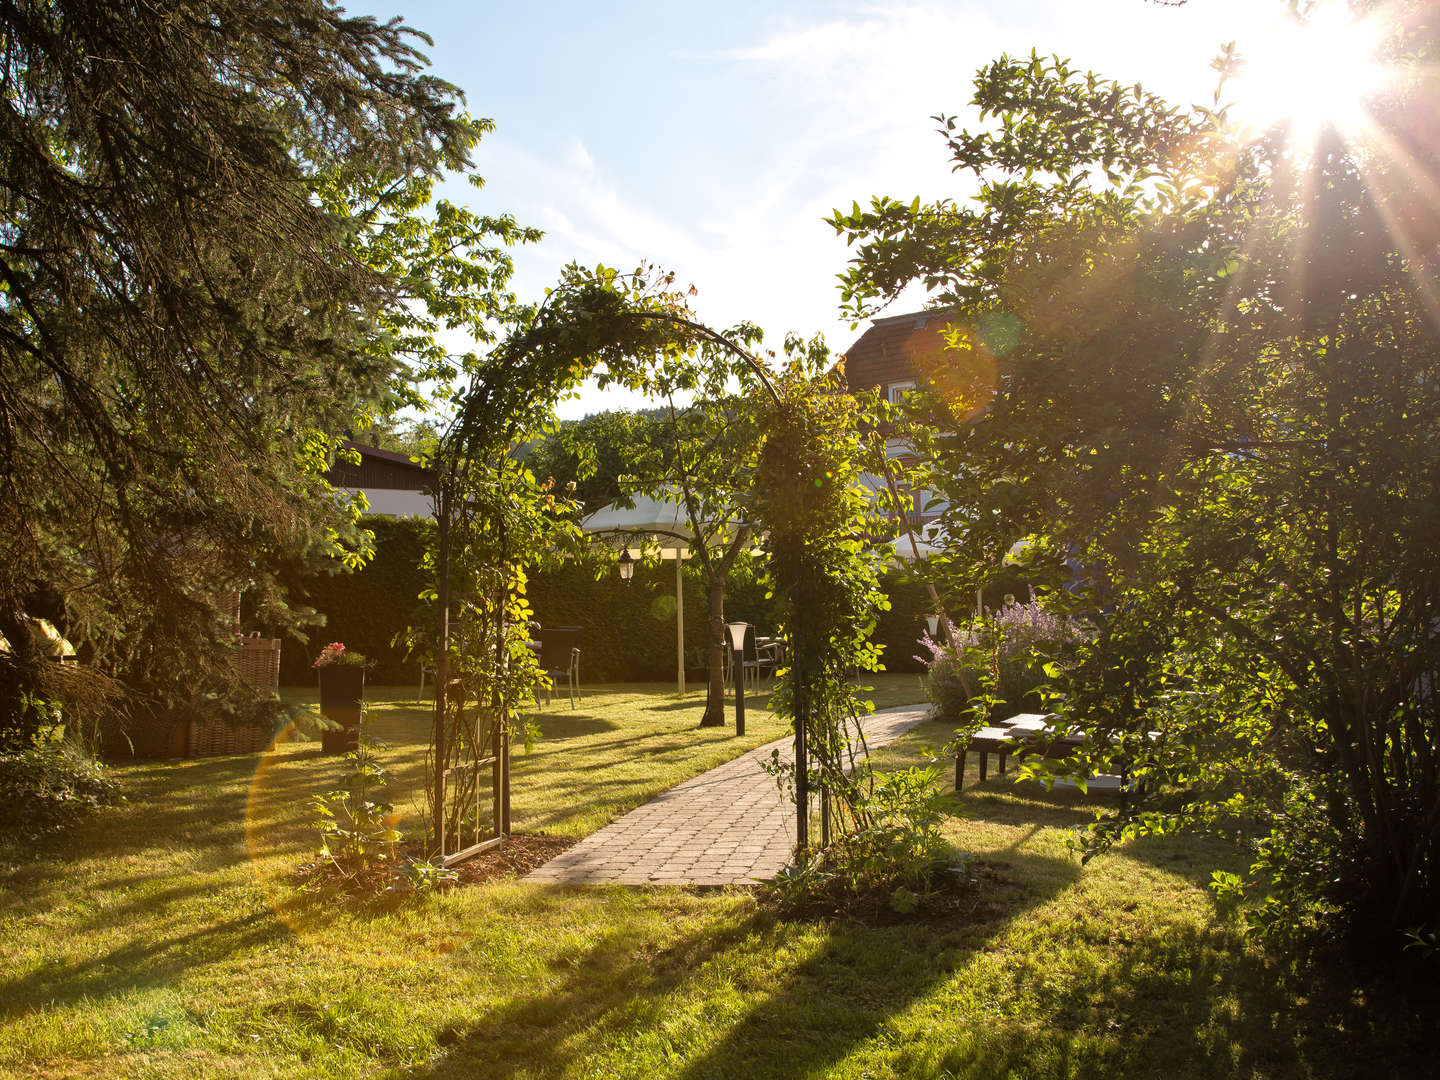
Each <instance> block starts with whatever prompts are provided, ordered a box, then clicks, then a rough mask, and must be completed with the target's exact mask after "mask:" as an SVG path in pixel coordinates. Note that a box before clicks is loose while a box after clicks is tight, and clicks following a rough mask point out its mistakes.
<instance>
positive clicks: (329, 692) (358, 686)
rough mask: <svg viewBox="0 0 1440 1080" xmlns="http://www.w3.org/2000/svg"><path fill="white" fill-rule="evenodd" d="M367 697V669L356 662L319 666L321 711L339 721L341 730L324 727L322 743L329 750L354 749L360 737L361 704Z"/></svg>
mask: <svg viewBox="0 0 1440 1080" xmlns="http://www.w3.org/2000/svg"><path fill="white" fill-rule="evenodd" d="M364 701H365V669H364V668H363V667H359V666H354V665H343V666H342V665H340V664H331V665H329V666H328V667H323V668H320V712H321V715H323V716H324V717H325V719H326V720H329V721H331V722H332V723H335V724H339V725H340V730H339V731H325V732H322V733H321V735H320V746H321V748H322V749H323V750H324V751H325V753H327V754H343V753H345V752H346V751H347V750H354V749H355V746H356V744H357V743H358V742H359V739H360V707H361V706H362V705H363V704H364Z"/></svg>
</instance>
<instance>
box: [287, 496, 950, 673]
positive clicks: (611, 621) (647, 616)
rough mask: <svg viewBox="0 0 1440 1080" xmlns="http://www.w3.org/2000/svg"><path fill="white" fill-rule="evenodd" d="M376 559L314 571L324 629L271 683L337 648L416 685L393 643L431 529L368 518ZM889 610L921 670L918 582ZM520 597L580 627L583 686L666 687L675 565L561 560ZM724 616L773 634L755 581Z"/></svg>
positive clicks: (738, 590) (694, 642) (546, 616)
mask: <svg viewBox="0 0 1440 1080" xmlns="http://www.w3.org/2000/svg"><path fill="white" fill-rule="evenodd" d="M366 525H367V527H369V528H370V529H372V530H373V531H374V533H375V558H374V559H373V560H372V561H371V563H370V564H369V565H368V566H367V567H366V568H365V569H364V570H361V571H359V572H357V573H353V574H337V575H333V576H332V575H317V576H315V577H313V578H311V579H310V580H309V581H308V582H307V583H306V592H307V594H308V596H307V598H306V599H305V600H304V602H306V603H308V604H310V605H312V606H313V607H314V608H315V609H316V610H317V611H318V612H320V613H321V614H322V615H323V616H324V617H325V625H324V626H323V627H319V628H317V629H315V630H313V631H312V632H311V633H310V634H309V635H308V637H307V638H306V639H304V640H302V641H295V640H293V639H291V640H287V641H286V642H285V644H284V647H283V649H282V652H281V665H280V677H281V681H282V682H283V683H285V684H286V685H311V684H313V683H314V682H315V674H314V672H313V671H311V669H310V663H311V661H312V660H313V658H314V657H315V656H316V655H317V654H318V653H319V651H320V649H321V647H322V646H324V645H325V643H327V642H330V641H343V642H344V643H345V645H346V647H347V648H350V649H355V650H357V651H359V652H362V653H364V654H365V655H366V656H367V657H369V658H370V659H371V661H372V667H371V669H370V672H369V673H368V675H367V679H368V680H369V681H371V682H373V683H378V684H389V685H403V684H405V683H409V682H416V683H418V681H419V671H420V669H419V665H418V663H417V662H416V661H414V660H407V659H406V658H405V650H404V648H403V647H398V648H397V647H393V646H391V644H390V642H391V640H392V639H393V638H394V637H395V636H396V635H397V634H398V633H399V632H400V631H402V630H403V629H405V627H406V626H408V625H410V624H411V623H412V622H416V623H419V622H420V620H421V619H422V618H423V609H422V608H421V605H420V602H419V601H418V600H417V599H416V597H417V596H418V595H419V593H420V590H421V589H422V588H423V587H424V586H425V585H426V584H427V581H426V579H425V576H424V575H423V574H422V572H421V569H420V562H421V558H422V556H423V555H424V551H425V546H426V543H427V538H428V532H429V529H430V528H433V524H432V523H430V522H426V521H417V520H413V519H412V520H402V519H393V518H379V517H377V518H373V519H369V520H367V522H366ZM684 591H685V660H686V663H685V666H686V671H687V677H688V678H692V679H697V680H698V679H701V678H703V677H704V670H705V659H706V653H705V616H706V599H705V587H704V582H703V581H702V580H701V578H700V576H699V573H698V572H697V570H696V569H695V567H694V566H693V564H690V563H687V564H686V566H685V571H684ZM888 591H889V593H890V598H891V603H892V605H893V609H892V610H891V611H890V612H887V613H886V614H885V615H884V616H883V617H882V618H881V620H880V625H879V627H878V628H877V630H876V634H875V638H876V640H877V641H879V642H880V643H882V644H884V645H885V646H886V650H885V659H886V666H887V668H888V669H889V670H891V671H919V670H920V666H919V665H918V664H917V663H916V662H915V661H914V659H913V657H914V654H915V652H916V651H917V646H916V639H917V638H918V636H919V632H920V630H921V629H922V628H923V626H924V611H925V609H926V601H925V591H924V587H923V586H921V585H919V584H917V583H913V582H907V583H903V584H901V583H896V582H893V581H892V582H890V583H889V590H888ZM528 593H529V597H530V604H531V606H532V607H533V608H534V610H535V614H536V618H537V619H538V620H539V622H540V624H541V625H542V626H547V625H548V626H579V627H582V628H583V629H584V636H583V638H582V642H581V652H580V674H581V679H582V681H583V682H588V683H601V682H636V681H646V682H649V681H667V680H669V679H672V678H674V676H675V564H674V563H673V562H669V563H662V564H660V565H657V566H646V565H643V564H642V565H637V566H636V568H635V576H634V579H633V581H632V582H631V583H630V584H629V585H628V586H627V585H625V584H624V583H623V582H621V580H620V576H619V574H618V573H613V572H612V573H602V574H601V575H600V577H599V578H598V579H597V578H596V576H595V571H594V569H593V568H592V567H590V566H585V565H569V566H566V567H564V568H562V569H560V570H556V571H551V572H545V573H536V574H534V576H533V577H532V578H531V580H530V583H529V587H528ZM725 615H726V618H727V619H743V620H744V621H746V622H752V623H754V624H755V625H756V626H758V627H759V628H760V631H761V633H762V634H763V633H765V632H766V631H768V630H771V629H773V627H774V620H773V617H772V616H771V615H770V614H769V608H768V603H767V601H766V600H765V592H764V588H763V586H761V585H760V584H758V583H757V582H754V581H732V583H731V586H730V588H729V589H728V591H727V593H726V598H725Z"/></svg>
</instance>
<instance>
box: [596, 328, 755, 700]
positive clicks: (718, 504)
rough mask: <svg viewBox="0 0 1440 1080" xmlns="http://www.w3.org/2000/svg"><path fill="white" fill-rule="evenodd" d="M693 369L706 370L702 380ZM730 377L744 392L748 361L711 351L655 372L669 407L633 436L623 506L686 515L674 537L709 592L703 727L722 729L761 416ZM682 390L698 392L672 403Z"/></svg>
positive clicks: (749, 379)
mask: <svg viewBox="0 0 1440 1080" xmlns="http://www.w3.org/2000/svg"><path fill="white" fill-rule="evenodd" d="M697 365H703V366H704V368H705V370H704V371H703V373H701V374H699V375H698V379H697V372H696V370H695V367H696V366H697ZM732 376H733V377H734V378H735V379H737V380H740V381H741V382H742V385H743V384H753V383H754V377H753V375H751V374H750V372H749V371H748V370H747V369H746V368H745V365H744V364H743V363H737V361H736V359H735V357H734V356H733V355H731V354H728V353H726V352H724V351H715V350H711V351H702V352H701V353H699V354H691V355H690V356H687V357H685V358H683V361H682V362H681V363H680V364H676V363H670V364H667V365H666V367H665V368H664V369H662V370H658V371H654V372H652V373H651V376H650V380H649V382H650V385H651V388H652V389H653V390H654V391H657V392H659V393H662V394H663V395H664V396H665V399H666V402H667V406H666V408H665V409H664V410H662V411H661V412H660V414H659V415H658V416H655V417H653V418H651V419H650V420H649V421H648V422H642V423H640V424H638V425H635V426H634V427H633V428H632V431H633V432H634V434H635V435H637V436H638V437H637V438H636V439H635V440H634V441H633V442H632V443H631V446H630V454H629V469H628V471H627V472H626V473H624V474H622V475H621V476H620V478H619V482H620V485H621V487H622V489H623V490H622V498H629V497H630V496H633V495H639V494H643V495H649V496H651V497H656V498H661V499H664V500H667V501H673V502H675V503H676V504H677V505H678V506H679V507H680V508H681V509H682V510H683V512H684V515H685V520H686V523H687V525H688V532H689V536H688V537H674V538H673V539H676V540H683V541H685V543H686V544H687V546H688V547H689V548H690V552H691V555H692V556H693V558H694V565H695V566H697V567H698V569H699V573H700V576H701V579H702V580H703V581H704V583H705V594H706V623H705V626H706V633H705V639H706V641H705V643H706V667H707V671H708V682H707V688H706V695H705V712H704V713H703V714H702V716H701V718H700V726H701V727H719V726H722V725H724V723H725V584H726V581H727V580H728V578H729V576H730V573H731V571H732V570H733V569H734V568H735V567H736V565H737V562H738V561H739V560H740V559H741V558H743V557H745V556H746V554H747V552H748V551H749V549H750V547H751V545H752V544H753V542H754V532H753V530H752V527H751V524H750V512H749V502H750V492H751V489H752V487H753V484H754V480H755V469H756V466H757V461H758V454H759V445H760V428H759V422H760V415H759V413H758V411H757V409H756V408H755V397H754V395H748V396H747V395H744V394H735V393H733V392H732V391H731V390H730V387H729V385H728V382H729V378H730V377H732ZM697 386H698V387H699V389H698V391H696V390H695V388H696V387H697ZM682 387H683V388H686V389H691V390H692V391H695V398H694V400H693V401H692V402H691V404H689V405H686V406H680V405H677V403H676V392H677V390H678V389H680V388H682ZM755 389H756V390H758V389H759V388H758V387H755ZM664 539H665V538H664V537H661V538H660V542H661V545H662V546H663V545H664ZM735 677H736V678H737V679H738V678H740V675H739V673H737V674H736V676H735Z"/></svg>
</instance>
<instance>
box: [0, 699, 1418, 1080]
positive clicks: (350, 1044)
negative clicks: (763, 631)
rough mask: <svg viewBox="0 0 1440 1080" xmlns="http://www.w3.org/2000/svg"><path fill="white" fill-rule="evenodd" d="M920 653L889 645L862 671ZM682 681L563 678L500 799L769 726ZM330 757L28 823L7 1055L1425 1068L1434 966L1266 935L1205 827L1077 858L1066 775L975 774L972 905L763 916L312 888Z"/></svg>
mask: <svg viewBox="0 0 1440 1080" xmlns="http://www.w3.org/2000/svg"><path fill="white" fill-rule="evenodd" d="M914 686H915V683H914V680H913V679H905V678H903V677H899V676H896V677H889V678H887V679H882V680H881V681H880V684H879V685H878V686H877V695H876V696H877V703H878V704H882V705H883V704H895V703H900V701H903V700H905V699H907V698H908V699H912V700H913V699H914V697H915V693H914ZM372 695H373V696H376V697H379V698H381V699H384V700H381V701H379V702H378V703H377V704H376V706H375V708H374V714H373V715H374V719H375V723H376V727H377V728H378V729H379V730H381V731H382V733H385V734H387V735H388V737H389V738H390V739H391V741H392V742H393V744H394V748H393V750H392V751H391V757H392V760H393V761H394V762H395V764H396V765H397V771H398V773H399V776H400V781H399V783H398V784H397V786H398V787H404V786H405V785H406V784H412V783H414V782H416V781H418V779H419V777H420V776H421V770H422V768H423V757H424V732H425V714H424V713H423V711H421V710H419V709H415V708H413V707H412V706H410V705H408V704H407V703H406V702H405V700H404V697H405V695H406V691H403V690H400V691H394V692H391V693H388V694H386V693H377V692H373V691H372ZM698 702H699V696H698V693H697V694H696V695H692V699H691V700H689V701H688V702H686V703H679V702H677V701H676V700H675V699H674V698H673V696H668V695H666V694H665V693H664V692H663V688H659V687H649V688H645V687H614V688H606V690H605V692H604V693H598V694H594V695H590V694H587V696H586V699H585V701H584V702H583V703H582V704H581V706H580V707H579V708H577V709H575V710H574V711H573V712H572V711H571V710H570V709H569V707H568V705H567V704H565V703H563V702H562V701H561V700H560V699H558V698H557V700H556V702H555V704H554V705H553V706H551V707H550V708H548V709H547V710H546V711H545V712H544V713H543V715H542V718H541V721H540V722H541V725H542V727H543V729H544V737H543V738H542V739H541V741H540V742H539V744H537V747H536V749H535V752H534V753H533V754H532V755H530V756H529V757H525V756H523V755H520V754H517V755H516V758H515V770H514V793H513V796H512V799H513V803H514V815H515V827H516V828H517V829H522V830H535V829H545V830H548V831H552V832H559V833H566V834H570V835H582V834H584V833H587V832H589V831H591V830H593V829H594V828H596V827H598V826H599V825H601V824H603V823H604V822H605V821H608V820H610V819H611V818H613V817H615V816H618V815H619V814H620V813H622V812H624V811H625V810H626V809H628V808H630V807H631V806H634V805H636V804H638V803H639V802H642V801H644V800H645V799H647V798H649V797H650V796H651V795H653V794H654V793H656V792H657V791H660V790H663V789H665V788H667V787H669V786H672V785H673V784H674V783H677V782H678V781H679V780H681V779H684V778H685V777H686V776H689V775H693V774H695V773H697V772H699V771H702V770H703V769H705V768H708V767H709V766H710V765H713V764H715V763H718V762H719V761H721V760H726V759H728V758H730V757H732V756H734V755H735V754H736V753H739V752H740V751H742V750H743V749H745V748H746V747H747V746H749V745H755V744H758V743H760V742H764V741H766V740H767V739H769V738H774V737H777V736H778V735H780V734H781V733H782V732H781V730H780V725H779V723H778V721H776V720H775V719H774V718H773V717H771V716H769V715H768V714H767V713H765V712H764V710H763V708H762V703H763V698H761V697H758V696H757V697H756V698H753V699H752V702H751V711H750V713H749V717H748V721H749V723H748V726H749V729H750V733H751V734H750V735H749V736H747V738H746V739H745V740H743V741H741V740H738V739H736V738H735V737H734V736H733V735H730V734H729V733H728V729H727V730H714V731H701V730H698V729H697V728H696V727H695V721H696V719H697V718H698V711H699V705H698ZM676 706H680V707H676ZM947 734H948V732H947V731H946V729H945V727H944V726H943V725H938V724H926V725H922V726H921V727H920V728H918V729H916V730H915V731H914V732H912V733H911V734H910V735H908V736H906V737H905V738H903V739H902V740H900V741H899V742H897V743H895V744H892V745H891V746H890V747H887V748H885V749H883V750H882V751H880V752H879V755H878V757H879V760H880V763H881V764H882V767H892V768H893V767H901V766H905V765H908V764H912V763H916V762H920V761H923V760H925V758H926V756H927V755H926V750H927V747H934V746H939V745H940V744H941V743H943V741H944V739H945V738H946V736H947ZM972 769H973V765H972ZM339 770H340V766H339V763H338V762H336V761H335V760H333V759H329V758H324V757H321V756H319V755H318V754H317V753H316V751H315V749H314V747H313V745H311V744H287V745H282V746H280V747H279V748H278V749H277V750H276V751H275V752H273V753H272V754H270V755H266V756H265V758H263V759H260V758H256V757H253V756H250V757H235V758H227V759H214V760H208V761H194V762H178V763H165V764H151V765H142V766H131V767H126V768H123V769H120V770H118V771H119V772H120V774H121V776H122V778H123V780H124V782H125V785H126V789H127V792H128V794H129V801H128V802H127V804H126V805H124V806H123V807H121V808H119V809H118V810H116V811H114V812H111V813H109V814H106V815H105V816H103V817H100V818H97V819H95V820H94V821H92V822H91V823H90V824H89V825H88V826H87V827H86V828H84V829H83V830H82V831H81V832H80V833H78V834H76V835H73V836H71V837H68V838H66V839H65V840H63V841H57V842H52V843H50V844H47V845H45V846H44V847H43V848H42V850H41V851H39V852H38V853H36V852H32V851H27V850H22V849H20V848H18V847H16V846H14V845H13V844H12V845H9V846H6V847H3V848H0V1074H3V1075H6V1076H30V1075H36V1076H47V1077H70V1076H106V1077H109V1076H117V1077H119V1076H140V1077H148V1076H154V1077H186V1078H196V1077H206V1076H246V1077H250V1076H255V1077H265V1076H274V1077H322V1076H324V1077H329V1076H342V1077H348V1076H382V1077H396V1078H401V1077H405V1078H411V1077H413V1078H421V1077H425V1078H429V1077H436V1078H438V1077H455V1078H459V1077H501V1076H505V1077H510V1076H513V1077H562V1076H563V1077H588V1076H601V1077H609V1076H625V1077H651V1076H667V1077H669V1076H674V1077H685V1078H696V1080H698V1078H708V1077H792V1076H837V1077H847V1078H854V1080H859V1078H861V1077H877V1078H878V1077H892V1076H893V1077H911V1076H914V1077H937V1078H938V1077H976V1078H980V1077H984V1078H991V1077H1071V1076H1076V1077H1080V1076H1094V1077H1106V1078H1111V1077H1131V1076H1135V1077H1166V1078H1178V1077H1191V1076H1195V1077H1229V1076H1256V1077H1310V1076H1326V1077H1330V1076H1335V1077H1340V1076H1356V1077H1359V1076H1365V1077H1369V1076H1392V1075H1393V1076H1401V1075H1410V1076H1423V1075H1432V1074H1433V1071H1434V1060H1435V1058H1434V1051H1435V1049H1436V1046H1435V1035H1434V1016H1435V1012H1434V1006H1433V1004H1432V1003H1431V1002H1432V1000H1433V995H1431V994H1429V993H1428V991H1427V990H1426V988H1424V987H1410V986H1400V985H1397V984H1394V983H1391V984H1390V985H1389V988H1388V989H1376V988H1375V987H1374V986H1369V985H1366V984H1364V983H1362V982H1360V981H1357V976H1356V975H1355V973H1354V972H1351V971H1347V970H1340V969H1327V968H1323V967H1317V966H1313V965H1312V966H1304V965H1297V964H1281V963H1272V962H1267V961H1266V960H1265V959H1264V958H1263V957H1261V956H1260V955H1259V954H1258V953H1257V952H1256V951H1255V950H1253V949H1252V948H1250V947H1248V946H1245V945H1244V944H1242V943H1241V942H1240V941H1239V940H1238V938H1237V934H1236V932H1235V930H1234V928H1233V926H1231V925H1230V924H1229V923H1227V922H1225V921H1223V920H1219V919H1217V917H1216V915H1215V913H1214V911H1213V905H1212V904H1211V902H1210V900H1209V898H1208V895H1207V891H1206V889H1205V888H1204V881H1205V880H1206V879H1208V877H1209V873H1210V871H1211V870H1212V869H1214V868H1216V867H1219V866H1226V867H1233V866H1234V865H1235V864H1236V858H1235V855H1234V853H1232V852H1230V851H1228V850H1227V849H1225V848H1224V847H1222V846H1218V845H1214V844H1203V843H1200V842H1197V841H1194V840H1180V839H1171V840H1166V841H1163V842H1160V841H1154V842H1148V843H1145V844H1137V845H1133V846H1132V847H1130V848H1127V849H1125V850H1123V851H1117V852H1115V853H1112V854H1110V855H1107V856H1103V857H1101V858H1098V859H1095V860H1092V861H1091V862H1090V863H1089V864H1088V865H1086V866H1084V867H1083V868H1082V867H1081V866H1080V865H1079V863H1078V861H1077V860H1076V859H1075V858H1074V856H1073V855H1072V854H1071V852H1070V850H1069V848H1068V847H1067V843H1066V841H1067V837H1068V836H1069V833H1070V830H1071V829H1072V828H1073V827H1074V826H1076V825H1079V824H1083V822H1085V821H1086V820H1088V819H1089V817H1090V816H1091V813H1092V810H1093V808H1094V807H1096V806H1098V805H1102V803H1101V802H1099V801H1098V800H1094V799H1089V798H1086V797H1084V796H1080V795H1078V794H1076V793H1071V794H1068V795H1046V794H1044V793H1043V792H1040V791H1039V790H1036V789H1034V788H1017V787H1015V786H1014V785H1011V784H1009V783H1008V782H1006V781H1004V780H999V779H997V778H993V777H992V779H991V780H989V781H988V782H987V783H986V784H984V785H981V786H978V787H972V786H969V783H967V788H966V790H965V792H964V793H963V794H962V795H960V796H954V795H951V796H949V797H948V799H947V805H948V808H949V810H950V811H951V813H952V815H953V816H952V817H951V819H950V821H949V824H948V832H949V835H950V836H951V838H952V839H953V840H954V842H955V843H956V845H957V847H959V848H961V849H963V850H966V851H969V852H971V853H973V854H974V855H975V856H976V857H977V858H980V859H983V860H984V861H985V863H986V866H987V876H986V880H987V884H986V890H987V895H986V900H987V904H986V907H985V909H984V911H983V913H982V914H981V915H980V916H979V917H978V918H975V919H971V920H969V921H964V922H962V921H939V922H926V921H923V920H922V921H916V922H912V923H909V924H905V925H899V926H890V927H882V928H872V927H866V926H862V925H858V924H854V923H850V922H846V921H843V920H840V921H799V922H786V921H780V920H777V919H775V918H774V917H773V916H771V915H770V914H769V913H768V912H767V911H765V910H764V909H763V908H761V907H760V906H758V905H757V903H756V901H755V899H754V897H753V896H752V895H751V894H750V892H749V891H747V890H724V891H693V890H682V889H668V888H666V889H626V888H621V887H608V888H597V889H570V888H551V887H538V886H530V885H526V884H523V883H521V882H516V881H509V882H500V883H496V884H491V885H487V886H480V887H475V888H467V889H464V890H457V891H455V892H453V893H451V894H448V895H444V896H437V897H430V898H426V899H422V900H419V901H414V902H409V903H406V904H402V905H400V906H398V907H393V908H386V907H371V908H364V909H359V910H355V909H346V908H343V907H340V906H336V905H334V904H329V903H326V902H324V901H322V900H321V899H319V898H317V897H316V896H314V895H311V894H305V893H300V892H297V891H296V890H295V889H294V888H293V886H292V885H291V883H290V874H291V872H292V871H293V868H294V867H295V865H296V864H297V863H298V862H299V861H301V860H302V859H303V858H304V857H305V856H306V855H307V853H308V852H309V851H310V850H311V848H312V847H313V843H314V834H313V832H312V830H311V828H310V826H309V811H308V809H307V805H306V804H307V801H308V797H309V795H310V794H311V793H314V792H319V791H323V790H327V789H328V788H329V787H330V786H332V785H333V783H334V781H335V779H336V778H337V777H338V775H339ZM973 779H974V777H973V776H972V777H971V778H970V783H973ZM950 782H951V781H950V779H949V778H948V777H947V787H948V786H949V784H950ZM402 802H403V800H402ZM1381 985H1382V986H1384V984H1381Z"/></svg>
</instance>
